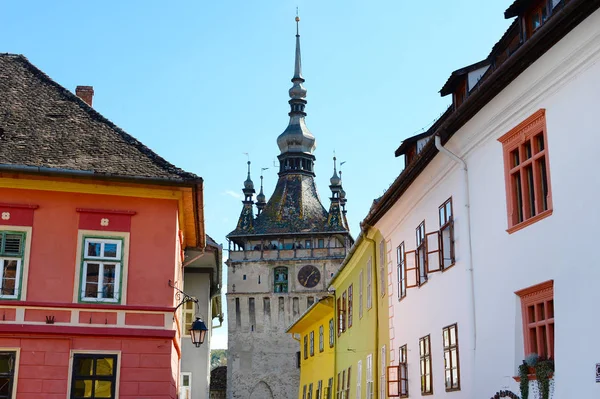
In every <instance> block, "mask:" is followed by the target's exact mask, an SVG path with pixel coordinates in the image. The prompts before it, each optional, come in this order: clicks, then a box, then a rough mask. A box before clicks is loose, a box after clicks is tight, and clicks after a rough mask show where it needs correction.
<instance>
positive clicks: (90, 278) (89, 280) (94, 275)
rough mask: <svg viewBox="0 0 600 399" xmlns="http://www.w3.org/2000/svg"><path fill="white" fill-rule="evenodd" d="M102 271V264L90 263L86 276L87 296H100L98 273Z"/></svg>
mask: <svg viewBox="0 0 600 399" xmlns="http://www.w3.org/2000/svg"><path fill="white" fill-rule="evenodd" d="M99 272H100V265H99V264H98V263H88V264H87V272H86V278H85V282H86V284H85V296H86V297H88V298H90V297H93V298H95V297H97V296H98V274H99Z"/></svg>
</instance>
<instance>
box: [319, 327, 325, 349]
mask: <svg viewBox="0 0 600 399" xmlns="http://www.w3.org/2000/svg"><path fill="white" fill-rule="evenodd" d="M324 350H325V327H324V326H323V325H322V324H321V325H320V326H319V353H321V352H323V351H324Z"/></svg>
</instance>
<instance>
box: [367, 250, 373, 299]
mask: <svg viewBox="0 0 600 399" xmlns="http://www.w3.org/2000/svg"><path fill="white" fill-rule="evenodd" d="M372 307H373V259H372V258H369V260H368V261H367V310H368V309H371V308H372Z"/></svg>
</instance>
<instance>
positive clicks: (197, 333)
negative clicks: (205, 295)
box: [169, 280, 208, 348]
mask: <svg viewBox="0 0 600 399" xmlns="http://www.w3.org/2000/svg"><path fill="white" fill-rule="evenodd" d="M169 287H171V288H173V289H174V290H175V291H177V294H176V298H177V300H178V301H179V300H181V302H179V304H178V305H177V307H175V312H177V309H179V308H180V307H181V306H182V305H183V304H185V303H188V302H194V304H195V305H196V306H195V308H196V321H194V322H193V323H192V326H191V327H190V336H191V337H192V343H193V344H194V345H195V346H196V348H199V347H200V345H202V344H203V343H204V339H205V338H206V332H207V331H208V328H207V327H206V324H204V322H203V321H202V318H200V317H198V316H197V314H198V313H199V312H198V311H199V306H198V298H195V297H193V296H191V295H188V294H186V293H185V292H183V291H182V290H180V289H179V288H177V287H175V286H174V285H173V282H172V281H171V280H169Z"/></svg>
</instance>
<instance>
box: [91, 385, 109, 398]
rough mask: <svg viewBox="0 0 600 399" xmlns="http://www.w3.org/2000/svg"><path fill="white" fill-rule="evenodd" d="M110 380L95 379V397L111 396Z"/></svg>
mask: <svg viewBox="0 0 600 399" xmlns="http://www.w3.org/2000/svg"><path fill="white" fill-rule="evenodd" d="M111 391H112V381H96V389H95V395H94V397H96V398H111V397H112V395H111Z"/></svg>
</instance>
